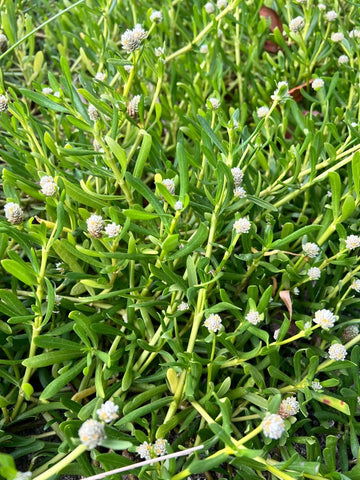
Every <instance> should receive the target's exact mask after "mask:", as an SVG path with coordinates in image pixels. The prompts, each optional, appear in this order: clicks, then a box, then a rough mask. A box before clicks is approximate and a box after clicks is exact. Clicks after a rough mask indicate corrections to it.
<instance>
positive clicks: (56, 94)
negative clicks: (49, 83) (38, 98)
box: [54, 90, 61, 98]
mask: <svg viewBox="0 0 360 480" xmlns="http://www.w3.org/2000/svg"><path fill="white" fill-rule="evenodd" d="M54 97H56V98H60V97H61V92H60V90H59V91H57V92H54Z"/></svg>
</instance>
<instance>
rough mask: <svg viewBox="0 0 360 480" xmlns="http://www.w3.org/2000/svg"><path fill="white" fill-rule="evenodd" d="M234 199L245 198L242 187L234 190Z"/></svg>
mask: <svg viewBox="0 0 360 480" xmlns="http://www.w3.org/2000/svg"><path fill="white" fill-rule="evenodd" d="M234 197H236V198H245V197H246V190H245V188H244V187H236V188H234Z"/></svg>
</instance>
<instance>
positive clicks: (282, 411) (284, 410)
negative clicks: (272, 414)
mask: <svg viewBox="0 0 360 480" xmlns="http://www.w3.org/2000/svg"><path fill="white" fill-rule="evenodd" d="M299 410H300V406H299V402H298V401H297V400H296V397H288V398H286V399H285V400H283V401H282V402H281V404H280V407H279V410H278V414H279V415H280V416H281V418H288V417H291V416H293V415H296V414H297V413H298V412H299Z"/></svg>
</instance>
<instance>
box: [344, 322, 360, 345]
mask: <svg viewBox="0 0 360 480" xmlns="http://www.w3.org/2000/svg"><path fill="white" fill-rule="evenodd" d="M358 335H359V327H358V326H357V325H348V326H347V327H345V328H344V330H343V331H342V334H341V338H342V339H343V340H344V341H345V342H350V340H352V339H353V338H355V337H357V336H358Z"/></svg>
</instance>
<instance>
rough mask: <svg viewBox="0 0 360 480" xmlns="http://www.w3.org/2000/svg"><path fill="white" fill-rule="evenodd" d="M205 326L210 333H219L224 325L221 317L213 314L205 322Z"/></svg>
mask: <svg viewBox="0 0 360 480" xmlns="http://www.w3.org/2000/svg"><path fill="white" fill-rule="evenodd" d="M204 325H205V327H206V328H207V329H208V330H209V332H213V333H216V332H218V331H219V330H220V328H221V325H222V320H221V317H220V315H218V314H217V313H211V314H210V315H209V317H208V318H207V319H206V320H205V322H204Z"/></svg>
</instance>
